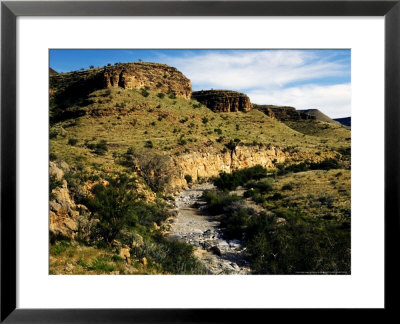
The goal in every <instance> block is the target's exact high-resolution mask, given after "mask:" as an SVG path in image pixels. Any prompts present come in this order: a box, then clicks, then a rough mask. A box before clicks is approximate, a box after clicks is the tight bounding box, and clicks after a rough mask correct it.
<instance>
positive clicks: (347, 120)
mask: <svg viewBox="0 0 400 324" xmlns="http://www.w3.org/2000/svg"><path fill="white" fill-rule="evenodd" d="M334 120H336V121H337V122H339V123H341V124H342V125H344V126H348V127H351V117H343V118H335V119H334Z"/></svg>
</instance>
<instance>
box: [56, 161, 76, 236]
mask: <svg viewBox="0 0 400 324" xmlns="http://www.w3.org/2000/svg"><path fill="white" fill-rule="evenodd" d="M49 173H50V176H54V177H55V179H56V180H57V181H59V182H60V183H61V186H59V187H57V188H55V189H53V191H52V193H53V195H54V197H53V198H54V199H50V215H49V216H50V232H52V233H53V234H55V235H62V236H65V237H69V238H74V237H75V234H76V232H77V231H78V216H79V208H80V207H83V206H77V205H76V204H75V202H74V200H73V199H72V198H71V195H70V192H69V190H68V185H67V181H66V180H65V179H64V171H63V170H62V169H61V168H59V167H58V166H57V165H56V163H54V162H50V168H49Z"/></svg>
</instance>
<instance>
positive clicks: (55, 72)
mask: <svg viewBox="0 0 400 324" xmlns="http://www.w3.org/2000/svg"><path fill="white" fill-rule="evenodd" d="M49 73H50V75H54V74H58V72H57V71H55V70H53V69H52V68H49Z"/></svg>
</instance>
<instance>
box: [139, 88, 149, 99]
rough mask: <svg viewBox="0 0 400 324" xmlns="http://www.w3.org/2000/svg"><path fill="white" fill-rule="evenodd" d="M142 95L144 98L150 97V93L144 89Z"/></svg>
mask: <svg viewBox="0 0 400 324" xmlns="http://www.w3.org/2000/svg"><path fill="white" fill-rule="evenodd" d="M140 93H141V94H142V96H143V97H148V96H149V95H150V93H149V92H148V91H147V90H146V89H145V88H143V89H142V90H141V91H140Z"/></svg>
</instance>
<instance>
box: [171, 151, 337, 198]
mask: <svg viewBox="0 0 400 324" xmlns="http://www.w3.org/2000/svg"><path fill="white" fill-rule="evenodd" d="M334 156H335V153H333V152H323V153H322V154H321V155H316V154H314V153H312V152H301V151H292V150H289V149H284V148H279V147H274V146H268V147H265V146H263V147H260V146H237V147H236V148H235V149H234V150H228V151H226V152H221V151H216V150H213V149H210V150H208V151H206V150H204V151H198V152H192V153H189V154H185V155H181V156H177V157H172V161H171V162H172V165H171V167H172V168H174V170H177V171H178V172H177V177H176V178H174V179H172V180H171V189H172V190H179V189H181V188H183V187H186V186H187V183H186V180H185V179H184V177H185V175H190V176H191V177H192V179H193V181H198V180H199V179H201V178H210V177H214V176H217V175H218V174H219V173H220V172H221V171H223V172H226V173H231V172H232V171H235V170H238V169H243V168H249V167H252V166H255V165H262V166H263V167H266V168H275V167H276V164H278V163H284V162H286V163H299V162H301V161H305V160H308V161H311V162H320V161H322V160H324V159H325V158H332V157H334Z"/></svg>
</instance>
